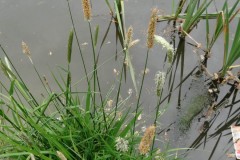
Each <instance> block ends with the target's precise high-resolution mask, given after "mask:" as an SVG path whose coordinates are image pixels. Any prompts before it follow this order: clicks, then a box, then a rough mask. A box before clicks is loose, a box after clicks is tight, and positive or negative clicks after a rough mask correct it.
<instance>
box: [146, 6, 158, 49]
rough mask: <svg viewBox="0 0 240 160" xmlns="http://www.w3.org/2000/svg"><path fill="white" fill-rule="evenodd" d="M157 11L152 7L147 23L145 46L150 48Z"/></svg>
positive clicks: (152, 41)
mask: <svg viewBox="0 0 240 160" xmlns="http://www.w3.org/2000/svg"><path fill="white" fill-rule="evenodd" d="M157 13H158V9H157V8H153V9H152V14H151V18H150V22H149V25H148V36H147V47H148V48H152V47H153V44H154V34H155V31H156V23H157Z"/></svg>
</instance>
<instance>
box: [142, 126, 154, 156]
mask: <svg viewBox="0 0 240 160" xmlns="http://www.w3.org/2000/svg"><path fill="white" fill-rule="evenodd" d="M155 130H156V127H155V126H154V125H151V126H150V127H148V128H147V129H146V131H145V133H144V136H143V137H142V139H141V142H140V144H139V147H138V149H139V152H140V154H142V155H146V154H147V153H148V151H149V150H150V147H151V145H152V141H153V138H154V135H155Z"/></svg>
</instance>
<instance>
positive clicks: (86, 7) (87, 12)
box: [82, 0, 92, 21]
mask: <svg viewBox="0 0 240 160" xmlns="http://www.w3.org/2000/svg"><path fill="white" fill-rule="evenodd" d="M82 7H83V14H84V18H85V19H86V20H88V21H90V19H91V14H92V12H91V5H90V0H82Z"/></svg>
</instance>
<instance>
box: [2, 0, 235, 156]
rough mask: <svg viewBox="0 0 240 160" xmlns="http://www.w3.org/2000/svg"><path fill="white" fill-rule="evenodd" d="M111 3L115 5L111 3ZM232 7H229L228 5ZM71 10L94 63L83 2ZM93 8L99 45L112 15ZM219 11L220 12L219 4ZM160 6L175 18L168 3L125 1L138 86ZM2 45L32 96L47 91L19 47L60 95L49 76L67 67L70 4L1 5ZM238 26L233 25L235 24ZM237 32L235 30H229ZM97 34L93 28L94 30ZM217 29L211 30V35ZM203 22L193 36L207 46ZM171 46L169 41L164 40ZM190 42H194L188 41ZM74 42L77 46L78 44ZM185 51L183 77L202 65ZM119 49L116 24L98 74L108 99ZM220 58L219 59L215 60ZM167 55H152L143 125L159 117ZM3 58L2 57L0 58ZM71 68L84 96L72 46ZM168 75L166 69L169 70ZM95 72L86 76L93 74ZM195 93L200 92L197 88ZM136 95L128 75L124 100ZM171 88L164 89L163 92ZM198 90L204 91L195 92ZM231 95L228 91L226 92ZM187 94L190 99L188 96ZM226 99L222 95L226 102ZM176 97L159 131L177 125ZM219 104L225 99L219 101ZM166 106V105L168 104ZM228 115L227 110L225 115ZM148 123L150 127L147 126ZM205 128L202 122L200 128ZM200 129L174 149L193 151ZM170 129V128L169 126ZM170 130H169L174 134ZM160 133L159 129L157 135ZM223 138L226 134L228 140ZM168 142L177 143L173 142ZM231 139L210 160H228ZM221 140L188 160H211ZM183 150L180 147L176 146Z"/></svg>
mask: <svg viewBox="0 0 240 160" xmlns="http://www.w3.org/2000/svg"><path fill="white" fill-rule="evenodd" d="M110 2H113V1H110ZM230 3H231V2H230ZM70 4H71V9H72V13H73V18H74V22H75V26H76V28H77V33H78V37H79V40H80V44H81V47H82V50H83V56H84V58H85V59H86V61H87V62H92V55H89V54H88V53H91V42H90V39H89V37H90V35H89V32H88V25H87V23H86V22H84V21H83V13H82V9H81V1H74V0H71V1H70ZM92 4H93V19H92V26H96V25H97V24H99V26H100V33H99V43H100V42H101V40H102V38H103V36H104V34H105V32H106V30H107V27H108V24H109V21H110V15H109V12H108V8H107V6H106V5H105V3H104V2H102V1H94V0H93V1H92ZM218 5H219V6H221V5H222V4H220V2H218ZM155 6H157V7H158V8H159V9H160V13H162V14H171V12H172V9H171V6H172V4H171V2H170V1H160V0H149V1H146V0H126V1H125V11H126V27H128V26H130V25H132V26H133V28H134V39H140V40H141V41H140V43H139V44H138V45H137V46H135V47H133V48H132V49H130V55H131V57H132V63H133V65H134V68H135V72H136V78H137V83H138V85H139V83H140V77H141V75H142V74H141V72H142V69H143V68H144V61H145V56H146V51H147V49H146V45H145V44H146V33H147V27H148V21H149V15H150V10H151V8H152V7H155ZM208 11H209V12H211V11H215V7H214V6H211V7H210V8H209V10H208ZM0 19H1V25H0V44H1V45H2V46H3V47H4V48H5V50H6V51H7V53H8V54H9V57H10V58H11V59H12V61H13V63H14V64H15V66H17V69H18V71H19V72H20V74H21V75H22V77H23V79H24V81H25V82H26V83H27V84H28V86H29V88H30V90H31V91H33V93H34V95H35V96H37V97H39V99H42V98H41V96H38V95H40V94H41V93H44V89H43V88H42V87H40V86H38V84H39V83H40V81H39V79H38V78H37V75H36V73H35V72H34V69H33V67H32V64H31V63H30V61H29V60H28V58H27V57H26V56H25V55H24V54H22V51H21V42H22V41H24V42H26V43H27V44H28V46H29V47H30V50H31V53H32V59H33V61H34V64H35V66H36V67H37V68H38V71H39V73H40V74H41V75H45V76H46V77H47V79H48V82H49V84H50V85H51V87H52V88H53V89H55V90H56V91H57V90H58V89H56V88H57V85H56V84H55V83H54V80H53V78H52V75H51V72H50V70H53V71H54V72H55V73H57V72H58V71H61V69H59V66H63V67H66V65H67V64H66V62H67V61H66V60H67V58H66V57H67V55H66V53H67V39H68V34H69V31H70V29H71V28H72V24H71V21H70V15H69V12H68V8H67V1H65V0H51V1H47V0H21V1H14V0H0ZM233 23H235V22H233ZM214 24H215V22H214V21H211V22H210V25H211V26H214ZM166 27H168V25H167V23H165V22H164V23H158V26H157V34H160V35H163V30H164V29H166ZM231 27H232V28H233V29H234V30H235V28H236V27H235V26H234V25H232V26H231ZM93 29H94V27H93ZM213 29H214V27H211V30H213ZM203 34H205V22H200V23H199V25H198V28H197V30H195V31H193V32H192V33H191V36H192V37H194V38H195V39H196V40H197V41H198V42H200V43H202V44H205V38H204V37H205V36H203ZM166 38H167V39H168V40H169V39H170V37H166ZM187 41H189V42H192V41H191V40H190V39H188V38H187ZM74 42H76V40H75V39H74ZM222 44H223V42H222V37H221V38H219V40H218V41H217V42H216V45H214V47H213V49H212V53H213V58H211V59H210V60H209V64H210V65H209V69H210V70H211V71H214V72H216V71H218V70H219V68H220V66H221V63H219V62H222V55H223V53H222V51H223V45H222ZM186 46H187V47H186V50H185V53H186V54H185V55H186V56H185V62H186V63H185V70H184V74H187V73H189V72H190V70H191V69H192V68H193V67H195V66H196V65H197V64H198V60H199V58H198V56H197V55H196V54H195V53H194V52H193V50H194V48H193V47H189V46H188V45H186ZM116 48H117V49H120V44H118V46H116V41H115V27H114V24H112V25H111V28H110V30H109V34H108V37H107V39H106V41H105V42H104V45H103V48H102V50H101V52H100V59H99V64H104V65H102V66H101V67H100V68H99V75H101V76H100V77H99V78H100V81H101V83H102V92H103V94H104V95H106V94H107V92H108V91H109V90H110V87H109V86H111V85H112V84H113V83H114V81H116V79H115V78H113V77H114V76H115V73H114V72H113V70H114V69H116V70H117V71H118V70H119V69H120V64H121V59H122V54H121V53H119V55H118V61H117V62H116V61H115V60H114V59H115V52H116ZM214 55H217V56H214ZM164 56H165V51H163V50H162V47H161V46H155V48H154V50H151V53H150V56H149V65H148V69H149V73H148V74H147V77H146V79H145V84H144V88H143V95H142V97H143V98H142V102H144V103H143V106H144V114H143V122H142V123H143V125H147V124H150V123H152V121H153V120H151V118H150V116H148V115H149V114H150V115H151V113H153V112H154V111H155V105H156V102H157V97H156V93H155V91H154V90H155V84H154V83H155V82H154V76H155V73H156V72H157V71H163V70H164V68H163V63H164ZM1 58H2V54H1ZM72 64H73V65H71V69H72V71H73V72H72V75H74V76H73V82H78V83H77V84H76V85H75V86H74V87H75V88H76V89H80V90H86V88H85V86H86V85H84V84H85V80H84V79H83V80H81V81H80V82H79V79H81V78H83V77H82V75H84V70H83V67H82V65H81V59H80V56H79V51H78V49H77V45H76V43H74V49H73V62H72ZM86 64H87V66H88V68H92V66H91V65H90V64H91V63H86ZM165 70H166V66H165ZM90 71H91V69H89V70H88V72H90ZM179 75H180V73H178V72H177V73H176V77H177V78H176V82H175V84H178V83H179V79H178V77H179ZM193 78H194V77H190V78H189V79H188V80H187V81H186V82H185V83H184V84H183V86H182V97H181V99H182V108H184V106H183V105H185V106H187V105H188V104H187V103H188V102H191V99H192V98H193V97H194V96H192V95H191V92H192V91H189V89H188V88H189V86H190V85H191V81H192V79H193ZM0 80H3V81H5V79H4V78H3V77H2V76H0ZM195 87H196V86H195ZM129 89H132V90H133V91H134V88H133V85H132V82H131V78H130V75H128V77H127V83H126V85H125V86H124V87H123V90H122V93H121V95H122V97H123V98H127V97H128V91H129ZM166 89H167V87H165V90H166ZM197 89H200V88H197ZM226 90H228V88H225V89H223V90H222V93H225V92H224V91H226ZM185 94H187V96H186V97H184V95H185ZM166 95H167V93H165V92H164V93H163V97H164V96H166ZM223 95H224V94H222V95H220V97H221V96H223ZM177 97H178V90H177V91H176V92H174V93H173V94H172V99H171V101H170V103H169V104H168V109H167V110H166V112H165V114H164V115H163V116H162V117H161V120H160V123H161V128H164V127H167V126H168V125H169V124H171V123H173V122H174V121H176V120H177V119H178V115H179V110H178V109H177V107H178V106H177V105H176V104H177ZM220 99H221V98H220ZM134 101H135V98H134V97H132V98H131V99H130V103H132V102H134ZM164 105H166V104H164ZM223 110H225V109H223ZM225 117H226V114H220V116H219V117H218V119H217V120H216V123H214V125H213V126H212V130H211V131H212V132H213V131H214V128H215V127H216V125H217V124H218V123H217V122H221V121H223V120H224V119H225ZM145 121H146V122H145ZM200 123H201V122H200ZM200 123H199V122H197V120H193V124H192V125H191V128H190V129H189V131H188V132H187V136H186V137H182V138H184V141H185V143H184V144H186V146H181V145H176V146H174V143H172V144H173V146H174V147H180V148H181V147H189V146H190V144H191V143H192V142H193V141H194V140H195V138H196V137H197V136H198V135H199V132H198V128H199V126H200ZM171 127H172V126H171ZM171 127H170V128H171ZM158 130H160V129H158ZM171 131H174V129H172V128H171V130H170V133H169V134H170V135H176V136H179V135H178V134H176V133H171ZM225 132H226V133H228V132H230V130H226V131H225ZM225 132H224V134H225ZM170 139H174V140H175V138H173V137H170ZM229 139H230V136H225V137H223V138H221V141H220V142H219V143H220V144H219V145H218V147H217V150H216V153H215V154H214V156H213V157H212V159H226V156H225V153H223V151H225V150H226V148H227V147H225V144H226V143H227V142H228V140H229ZM216 140H217V138H213V139H211V140H209V141H208V142H207V144H206V146H205V147H203V146H201V147H199V148H198V150H195V151H191V152H190V154H189V155H188V156H187V157H188V158H187V159H195V160H198V159H199V160H202V159H208V157H209V155H210V154H211V152H210V151H211V150H212V149H213V146H214V144H215V142H216ZM178 144H179V143H178ZM228 147H229V148H230V150H229V151H228V152H230V153H231V152H233V147H232V146H231V143H230V144H229V145H228Z"/></svg>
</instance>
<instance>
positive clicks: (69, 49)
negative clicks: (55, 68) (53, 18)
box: [68, 30, 73, 63]
mask: <svg viewBox="0 0 240 160" xmlns="http://www.w3.org/2000/svg"><path fill="white" fill-rule="evenodd" d="M72 42H73V30H71V31H70V33H69V37H68V63H70V62H71V55H72Z"/></svg>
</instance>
